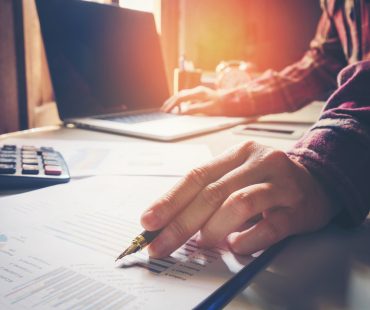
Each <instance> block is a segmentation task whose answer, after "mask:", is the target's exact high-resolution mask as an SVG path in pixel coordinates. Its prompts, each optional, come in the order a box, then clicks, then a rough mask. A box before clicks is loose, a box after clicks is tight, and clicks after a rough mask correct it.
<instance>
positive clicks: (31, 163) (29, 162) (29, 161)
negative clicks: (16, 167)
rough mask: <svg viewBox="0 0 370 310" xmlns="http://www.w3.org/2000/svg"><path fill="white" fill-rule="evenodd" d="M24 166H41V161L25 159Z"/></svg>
mask: <svg viewBox="0 0 370 310" xmlns="http://www.w3.org/2000/svg"><path fill="white" fill-rule="evenodd" d="M22 164H25V165H38V164H39V161H38V160H37V158H36V159H27V158H23V159H22Z"/></svg>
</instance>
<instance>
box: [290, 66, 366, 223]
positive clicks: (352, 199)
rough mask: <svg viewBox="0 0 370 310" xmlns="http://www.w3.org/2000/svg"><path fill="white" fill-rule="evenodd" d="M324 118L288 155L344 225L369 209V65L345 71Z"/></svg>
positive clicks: (360, 220) (354, 220) (361, 217)
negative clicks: (322, 191)
mask: <svg viewBox="0 0 370 310" xmlns="http://www.w3.org/2000/svg"><path fill="white" fill-rule="evenodd" d="M341 84H342V85H341V86H340V88H339V89H338V91H337V92H336V93H335V94H334V95H333V96H332V97H331V98H330V100H329V101H328V104H327V106H326V109H325V111H324V113H323V114H322V116H321V118H320V120H319V121H318V122H317V123H316V124H315V126H314V127H313V128H312V129H311V130H310V131H309V132H308V133H307V135H306V136H305V137H304V138H303V139H302V140H301V141H300V142H298V144H297V145H296V146H295V148H294V149H292V150H291V151H290V153H289V156H290V157H291V158H293V159H295V160H297V161H298V162H300V163H302V164H303V165H304V166H305V167H306V168H307V169H308V170H309V171H310V172H311V173H312V174H313V175H315V176H316V178H317V179H318V180H319V181H320V182H321V183H322V185H323V187H324V189H325V191H326V192H327V193H328V195H329V196H330V197H331V200H332V202H333V203H334V204H336V205H337V206H338V207H339V208H341V210H342V211H341V212H340V213H339V215H338V217H337V218H336V220H337V221H339V222H341V223H342V224H345V225H357V224H359V223H361V222H362V221H363V219H364V218H365V217H366V215H367V213H368V211H369V208H370V190H369V181H368V180H369V178H370V89H369V85H370V62H368V63H361V64H359V65H357V66H352V67H350V68H348V69H346V70H345V71H344V72H343V74H342V81H341Z"/></svg>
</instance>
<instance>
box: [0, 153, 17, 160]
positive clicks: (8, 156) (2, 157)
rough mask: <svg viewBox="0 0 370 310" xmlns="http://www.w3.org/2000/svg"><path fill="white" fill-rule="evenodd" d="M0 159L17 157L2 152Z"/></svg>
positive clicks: (14, 158)
mask: <svg viewBox="0 0 370 310" xmlns="http://www.w3.org/2000/svg"><path fill="white" fill-rule="evenodd" d="M0 159H12V160H14V161H16V160H17V157H15V156H11V155H2V154H0Z"/></svg>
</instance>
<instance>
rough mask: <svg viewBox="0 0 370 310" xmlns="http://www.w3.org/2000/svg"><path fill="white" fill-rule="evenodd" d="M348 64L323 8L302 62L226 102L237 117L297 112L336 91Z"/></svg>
mask: <svg viewBox="0 0 370 310" xmlns="http://www.w3.org/2000/svg"><path fill="white" fill-rule="evenodd" d="M346 64H347V61H346V58H345V56H344V53H343V50H342V46H341V42H340V39H339V37H338V33H337V30H336V27H335V25H334V22H333V20H332V19H331V17H330V14H329V12H328V11H327V10H326V9H324V11H323V14H322V16H321V19H320V22H319V24H318V27H317V32H316V35H315V37H314V39H313V40H312V42H311V44H310V49H309V50H308V51H307V52H306V53H305V55H304V56H303V58H302V59H301V60H300V61H298V62H296V63H294V64H293V65H291V66H288V67H287V68H285V69H284V70H282V71H280V72H276V71H271V70H269V71H266V72H265V73H264V74H262V76H260V77H259V78H258V79H256V80H254V81H252V82H251V83H249V84H247V85H246V86H243V87H240V88H238V90H236V91H233V92H231V93H229V94H228V95H226V96H225V100H226V101H227V102H228V103H230V104H231V106H232V109H230V111H231V110H232V114H235V115H262V114H269V113H280V112H286V111H295V110H298V109H300V108H301V107H303V106H305V105H306V104H308V103H309V102H311V101H312V100H315V99H318V97H319V96H320V95H322V94H323V93H325V92H327V91H328V90H330V89H334V87H335V86H336V76H337V74H338V72H339V71H340V70H341V69H342V68H343V67H345V66H346Z"/></svg>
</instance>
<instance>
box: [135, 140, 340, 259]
mask: <svg viewBox="0 0 370 310" xmlns="http://www.w3.org/2000/svg"><path fill="white" fill-rule="evenodd" d="M335 214H336V210H335V208H334V207H333V206H332V205H331V203H330V201H329V199H328V197H327V196H326V194H325V193H324V191H323V189H322V187H321V185H320V183H319V182H318V181H317V180H316V179H315V178H314V177H313V176H312V175H311V174H310V173H309V171H307V170H306V168H305V167H304V166H302V165H301V164H299V163H298V162H295V161H294V160H292V159H290V158H289V157H288V156H287V155H286V154H285V153H284V152H281V151H277V150H273V149H271V148H268V147H265V146H262V145H259V144H256V143H253V142H247V143H243V144H241V145H239V146H237V147H234V148H233V149H231V150H229V151H227V152H226V153H224V154H222V155H220V156H218V157H217V158H215V159H214V160H213V161H211V162H209V163H208V164H206V165H204V166H201V167H199V168H196V169H193V170H192V171H191V172H190V173H189V174H188V175H187V176H185V177H184V178H183V179H182V180H181V181H180V182H179V183H178V184H177V185H176V186H175V187H174V188H172V190H170V191H169V192H168V193H167V194H165V195H164V196H163V197H161V198H160V199H159V200H158V201H157V202H155V203H154V204H153V205H152V206H151V207H150V208H149V209H148V210H147V211H146V212H145V213H144V214H143V215H142V218H141V223H142V225H143V226H144V228H145V229H147V230H157V229H161V228H162V229H163V231H162V232H161V233H160V235H159V236H158V237H157V238H156V239H155V240H154V241H153V242H152V243H151V244H150V246H149V248H148V251H149V254H150V256H152V257H164V256H167V255H169V254H171V253H172V252H173V251H174V250H176V249H177V248H178V247H180V246H181V245H182V244H183V243H185V242H186V241H187V240H188V239H189V238H190V237H192V236H193V235H194V234H195V233H197V232H198V231H199V232H200V233H199V235H198V239H197V240H198V242H199V244H200V245H201V246H204V247H212V246H215V245H217V244H218V243H220V242H221V241H223V240H225V238H226V240H227V242H228V244H229V247H230V248H231V250H232V251H234V252H235V253H238V254H251V253H254V252H256V251H258V250H261V249H265V248H267V247H269V246H271V245H272V244H274V243H276V242H278V241H279V240H281V239H284V238H285V237H287V236H289V235H294V234H298V233H303V232H309V231H314V230H317V229H319V228H321V227H323V226H324V225H326V224H327V223H328V222H329V221H330V220H331V219H332V218H333V217H334V215H335ZM258 216H259V217H260V220H259V221H258V222H257V223H255V224H254V225H253V226H252V227H249V228H245V227H246V226H245V224H246V223H247V222H248V221H249V220H251V219H253V218H256V217H258ZM243 226H244V228H243Z"/></svg>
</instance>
